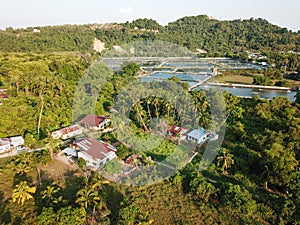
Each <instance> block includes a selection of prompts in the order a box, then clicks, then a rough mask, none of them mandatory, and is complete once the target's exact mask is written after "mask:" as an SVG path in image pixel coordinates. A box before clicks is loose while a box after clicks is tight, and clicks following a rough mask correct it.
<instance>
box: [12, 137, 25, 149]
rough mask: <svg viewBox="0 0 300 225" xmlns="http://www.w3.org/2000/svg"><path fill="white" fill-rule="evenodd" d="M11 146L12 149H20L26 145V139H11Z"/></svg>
mask: <svg viewBox="0 0 300 225" xmlns="http://www.w3.org/2000/svg"><path fill="white" fill-rule="evenodd" d="M9 139H10V145H11V146H12V147H15V148H16V147H18V146H22V145H24V142H25V141H24V138H23V137H22V136H16V137H10V138H9Z"/></svg>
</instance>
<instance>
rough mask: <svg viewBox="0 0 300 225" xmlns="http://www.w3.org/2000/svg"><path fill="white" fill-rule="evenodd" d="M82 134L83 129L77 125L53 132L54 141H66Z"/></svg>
mask: <svg viewBox="0 0 300 225" xmlns="http://www.w3.org/2000/svg"><path fill="white" fill-rule="evenodd" d="M82 133H83V128H82V127H81V126H79V125H77V124H75V125H72V126H68V127H65V128H63V129H60V130H56V131H53V132H52V137H53V138H54V139H59V138H61V139H63V140H66V139H69V138H72V137H75V136H77V135H80V134H82Z"/></svg>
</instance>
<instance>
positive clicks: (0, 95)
mask: <svg viewBox="0 0 300 225" xmlns="http://www.w3.org/2000/svg"><path fill="white" fill-rule="evenodd" d="M0 98H8V97H7V95H6V94H5V93H1V94H0Z"/></svg>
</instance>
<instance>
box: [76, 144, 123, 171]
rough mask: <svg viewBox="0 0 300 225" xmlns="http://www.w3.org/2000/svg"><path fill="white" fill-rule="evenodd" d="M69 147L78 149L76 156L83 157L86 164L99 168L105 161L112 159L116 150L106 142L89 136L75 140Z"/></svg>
mask: <svg viewBox="0 0 300 225" xmlns="http://www.w3.org/2000/svg"><path fill="white" fill-rule="evenodd" d="M71 148H72V149H76V150H77V151H78V158H83V159H84V160H85V161H86V165H87V166H90V167H94V168H99V167H100V166H101V165H104V164H105V163H106V162H107V161H110V160H113V159H114V158H115V157H116V153H115V152H116V150H117V149H116V148H115V147H114V146H112V145H110V144H108V143H105V142H103V141H97V140H94V139H91V138H83V139H79V140H76V141H75V142H74V143H72V144H71Z"/></svg>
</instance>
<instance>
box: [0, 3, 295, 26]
mask: <svg viewBox="0 0 300 225" xmlns="http://www.w3.org/2000/svg"><path fill="white" fill-rule="evenodd" d="M200 14H206V15H209V16H213V17H214V18H216V19H222V20H229V19H239V18H242V19H244V18H247V19H248V18H251V17H254V18H258V17H260V18H265V19H267V20H268V21H269V22H272V23H274V24H277V25H280V26H282V27H287V28H288V29H291V30H294V31H297V30H300V1H299V0H182V1H179V0H173V1H169V0H148V1H145V0H107V1H102V0H1V6H0V29H5V28H6V27H14V28H17V27H28V26H42V25H57V24H86V23H107V22H125V21H131V20H133V19H137V18H151V19H155V20H157V21H158V22H159V23H160V24H162V25H165V24H167V23H168V22H171V21H175V20H176V19H179V18H181V17H183V16H191V15H200Z"/></svg>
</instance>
